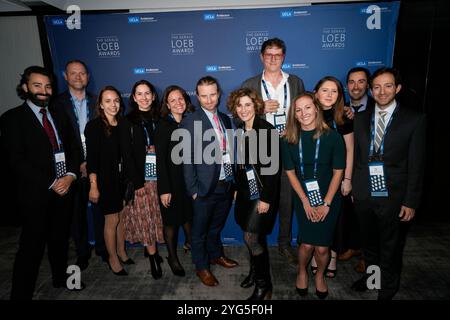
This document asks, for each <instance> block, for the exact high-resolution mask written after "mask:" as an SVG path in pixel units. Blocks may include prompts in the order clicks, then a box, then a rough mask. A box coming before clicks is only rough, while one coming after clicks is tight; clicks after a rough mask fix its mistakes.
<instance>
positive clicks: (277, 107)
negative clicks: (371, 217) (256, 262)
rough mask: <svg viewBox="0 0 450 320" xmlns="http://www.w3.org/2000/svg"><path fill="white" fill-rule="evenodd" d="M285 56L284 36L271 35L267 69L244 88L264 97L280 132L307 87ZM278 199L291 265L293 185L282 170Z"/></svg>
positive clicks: (282, 242) (265, 49) (265, 48)
mask: <svg viewBox="0 0 450 320" xmlns="http://www.w3.org/2000/svg"><path fill="white" fill-rule="evenodd" d="M285 56H286V45H285V43H284V41H283V40H281V39H278V38H272V39H268V40H266V41H264V43H263V44H262V46H261V55H260V58H261V61H262V63H263V65H264V70H263V72H262V73H261V74H259V75H257V76H255V77H252V78H250V79H247V80H245V81H244V83H243V84H242V87H243V88H249V89H253V90H255V91H256V92H258V94H259V96H260V97H261V98H262V99H263V100H264V113H265V119H266V120H267V121H268V122H270V123H271V124H272V125H273V126H275V128H277V129H278V130H279V131H280V132H282V131H283V130H284V126H285V124H286V115H287V112H288V110H289V107H290V105H291V101H292V99H294V98H295V97H297V96H298V95H299V94H300V93H302V92H303V91H305V88H304V85H303V81H302V79H300V78H299V77H297V76H296V75H293V74H288V73H286V72H284V71H283V70H281V66H282V65H283V61H284V58H285ZM280 191H281V192H280V201H279V229H278V249H279V253H280V254H281V255H282V256H284V257H285V258H286V259H287V261H288V263H289V264H291V265H292V266H296V265H297V253H296V251H295V250H293V249H292V247H291V240H292V235H291V233H292V213H293V203H292V201H293V200H292V199H293V196H292V187H291V185H290V183H289V180H288V178H287V175H286V172H285V171H284V170H282V174H281V188H280Z"/></svg>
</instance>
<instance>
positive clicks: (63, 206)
mask: <svg viewBox="0 0 450 320" xmlns="http://www.w3.org/2000/svg"><path fill="white" fill-rule="evenodd" d="M17 92H18V94H19V96H20V97H21V98H22V99H24V100H26V101H25V102H24V103H23V104H22V105H21V106H19V107H17V108H14V109H11V110H9V111H7V112H6V113H5V114H4V115H3V116H2V121H1V134H2V139H3V142H4V146H5V150H6V155H5V157H6V158H7V163H8V166H9V168H11V170H12V172H13V175H14V181H11V184H12V185H14V187H15V189H16V190H15V191H16V192H17V194H18V196H17V199H18V202H17V203H16V206H17V208H18V211H19V213H20V214H21V222H22V232H21V235H20V241H19V250H18V252H17V254H16V259H15V261H14V270H13V279H12V288H11V299H31V298H32V296H33V292H34V288H35V284H36V279H37V277H38V273H39V267H40V264H41V260H42V257H43V255H44V251H45V247H46V246H47V250H48V258H49V262H50V266H51V271H52V278H53V286H54V287H57V288H59V287H67V283H66V280H67V274H66V268H67V254H68V244H69V227H70V217H71V214H70V211H71V208H70V206H71V199H70V198H71V186H72V184H73V181H74V180H76V177H77V173H78V170H79V161H78V153H79V151H78V149H77V145H76V143H75V137H74V134H73V130H71V128H70V125H69V123H68V119H67V117H66V116H65V114H64V113H61V112H56V111H55V110H53V109H49V108H48V101H49V99H50V97H51V95H52V82H51V75H50V73H49V72H48V71H47V70H46V69H44V68H42V67H38V66H32V67H28V68H27V69H25V71H24V73H23V75H22V78H21V81H20V84H19V85H18V86H17ZM63 155H64V157H65V166H66V170H65V174H64V170H58V169H57V165H56V163H57V162H58V163H61V162H60V160H61V159H62V158H63ZM67 288H69V287H67ZM69 289H71V290H72V289H82V287H77V286H75V287H73V288H69Z"/></svg>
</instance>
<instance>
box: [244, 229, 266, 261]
mask: <svg viewBox="0 0 450 320" xmlns="http://www.w3.org/2000/svg"><path fill="white" fill-rule="evenodd" d="M244 241H245V245H246V246H247V249H248V251H249V253H250V255H251V256H258V255H260V254H262V253H263V252H264V251H265V250H266V249H267V239H266V236H265V235H261V234H259V233H251V232H244Z"/></svg>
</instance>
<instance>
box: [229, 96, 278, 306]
mask: <svg viewBox="0 0 450 320" xmlns="http://www.w3.org/2000/svg"><path fill="white" fill-rule="evenodd" d="M227 105H228V109H229V110H230V112H231V113H232V114H233V117H234V118H239V120H240V121H241V123H240V125H239V126H238V130H237V131H236V136H237V157H238V158H237V172H236V180H237V181H236V186H237V195H236V203H235V209H234V215H235V219H236V222H237V223H238V224H239V226H240V227H241V228H242V230H243V231H244V241H245V244H246V246H247V248H248V250H249V253H250V272H249V275H248V276H247V277H246V278H245V279H244V281H243V282H242V283H241V286H242V287H244V288H248V287H250V286H252V285H253V284H255V289H254V291H253V294H252V295H251V296H250V297H249V300H263V299H270V298H271V295H272V281H271V277H270V262H269V253H268V250H267V240H266V235H267V234H270V233H271V232H272V228H273V225H274V222H275V216H276V208H277V203H276V201H278V197H277V194H278V188H279V179H280V175H279V173H280V163H279V161H280V157H279V156H280V154H279V148H278V142H279V138H278V137H279V136H278V132H277V130H276V129H275V128H274V127H273V126H272V125H271V124H270V123H268V122H267V121H266V120H263V119H262V118H260V117H259V115H261V114H263V112H264V103H263V101H262V100H261V99H260V98H259V97H258V94H257V93H256V91H253V90H251V89H247V88H242V89H238V90H236V91H233V92H232V93H231V94H230V96H229V98H228V103H227ZM260 139H264V140H265V141H264V142H263V143H261V145H260ZM261 146H263V147H261ZM264 147H267V149H266V150H263V149H264ZM264 157H269V159H270V161H269V163H266V164H263V161H262V159H264Z"/></svg>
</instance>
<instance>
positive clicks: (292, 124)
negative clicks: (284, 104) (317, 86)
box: [284, 91, 329, 144]
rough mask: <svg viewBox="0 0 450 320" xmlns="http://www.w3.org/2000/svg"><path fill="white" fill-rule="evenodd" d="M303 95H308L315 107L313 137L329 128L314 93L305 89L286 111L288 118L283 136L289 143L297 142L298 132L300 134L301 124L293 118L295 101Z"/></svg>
mask: <svg viewBox="0 0 450 320" xmlns="http://www.w3.org/2000/svg"><path fill="white" fill-rule="evenodd" d="M303 97H309V98H310V99H311V100H312V102H313V104H314V106H315V107H316V111H317V113H316V133H315V134H314V136H313V138H314V139H318V138H319V137H320V136H321V135H322V134H323V133H324V132H325V131H327V130H329V127H328V126H327V124H326V123H325V122H324V121H323V114H322V109H321V108H320V106H319V103H318V101H317V99H316V97H315V95H314V93H312V92H310V91H305V92H303V93H301V94H299V95H298V96H296V97H295V98H294V99H293V100H292V103H291V107H290V108H289V111H288V118H287V123H286V132H285V136H284V138H285V139H286V140H287V142H289V143H291V144H298V142H299V140H300V134H301V130H302V128H301V125H300V122H299V121H298V120H297V119H296V118H295V103H296V102H297V100H299V99H300V98H303Z"/></svg>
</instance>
